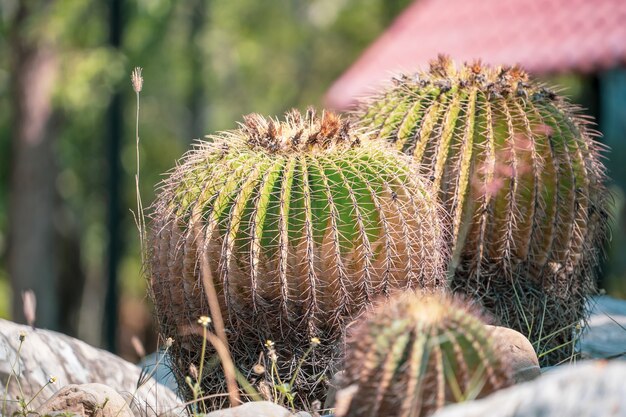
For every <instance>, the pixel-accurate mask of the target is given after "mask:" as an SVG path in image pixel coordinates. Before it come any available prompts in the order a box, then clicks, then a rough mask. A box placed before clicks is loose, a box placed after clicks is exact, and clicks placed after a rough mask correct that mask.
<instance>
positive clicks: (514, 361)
mask: <svg viewBox="0 0 626 417" xmlns="http://www.w3.org/2000/svg"><path fill="white" fill-rule="evenodd" d="M487 327H488V328H490V329H491V330H492V333H491V337H492V339H493V342H494V344H495V346H496V348H497V349H498V350H500V351H501V352H502V353H503V354H504V355H505V359H504V360H505V361H506V362H507V363H508V364H509V365H510V366H511V369H512V371H513V378H514V380H515V383H520V382H525V381H530V380H532V379H535V378H537V377H538V376H539V375H541V369H540V368H539V360H538V359H537V354H536V353H535V349H534V348H533V345H532V344H531V343H530V341H529V340H528V339H527V338H526V336H524V335H523V334H521V333H520V332H518V331H515V330H513V329H509V328H507V327H500V326H487Z"/></svg>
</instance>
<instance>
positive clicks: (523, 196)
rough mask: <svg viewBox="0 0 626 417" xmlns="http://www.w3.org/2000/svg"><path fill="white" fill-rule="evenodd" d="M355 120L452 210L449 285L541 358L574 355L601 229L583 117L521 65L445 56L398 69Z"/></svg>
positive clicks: (596, 163) (598, 187)
mask: <svg viewBox="0 0 626 417" xmlns="http://www.w3.org/2000/svg"><path fill="white" fill-rule="evenodd" d="M355 118H356V119H357V122H356V123H357V124H358V126H359V127H361V128H363V129H367V130H368V131H371V132H372V133H373V135H374V136H375V137H378V138H380V139H384V140H386V141H389V142H391V143H393V144H394V146H395V147H396V148H397V149H399V150H402V151H403V152H405V153H407V154H409V155H411V156H412V158H413V159H414V160H415V162H417V163H420V164H421V165H422V167H423V173H424V174H425V176H426V177H429V178H430V179H431V180H432V184H433V186H434V189H435V190H436V192H437V193H438V194H439V196H440V198H441V200H442V201H443V203H444V206H445V208H446V210H447V211H448V212H449V213H450V224H449V229H450V235H451V237H452V239H451V243H450V246H451V251H452V257H451V260H450V262H449V265H448V272H449V275H450V277H451V279H452V287H453V289H455V290H460V291H463V292H465V293H468V294H480V297H481V300H483V301H484V302H485V306H486V307H488V308H489V309H490V310H491V311H492V312H493V313H494V315H495V316H497V317H499V318H500V319H502V320H503V322H504V324H506V325H507V326H509V327H512V328H514V329H516V330H519V331H520V332H522V333H524V334H526V335H527V336H528V337H529V339H530V340H531V341H532V342H533V343H535V348H536V350H537V351H538V352H540V354H541V352H542V351H546V352H550V353H549V358H547V357H546V358H544V360H545V359H549V362H551V363H557V362H560V361H562V360H564V359H566V358H567V357H569V356H570V355H571V352H572V347H573V343H572V340H571V326H573V325H575V324H576V323H578V322H579V321H580V320H581V319H582V318H583V317H584V315H585V298H586V297H587V295H588V294H589V293H590V292H591V291H593V288H594V277H595V274H596V269H597V265H598V262H599V259H600V258H601V257H602V256H601V255H602V247H603V241H604V239H605V238H606V230H607V227H606V219H607V216H606V213H607V210H606V201H607V194H608V193H607V191H606V188H605V187H604V185H603V181H604V178H605V174H604V168H603V166H602V163H601V162H600V147H599V145H598V144H597V143H596V142H595V141H594V136H596V135H597V134H596V133H595V132H594V131H593V130H592V129H590V127H589V124H590V123H591V122H590V120H589V119H588V118H586V117H584V116H582V115H581V114H580V111H579V109H578V108H576V107H575V106H573V105H571V104H569V103H568V102H567V101H566V100H565V99H563V98H562V97H560V96H558V95H557V94H556V93H555V92H554V91H552V90H550V89H548V88H545V87H544V86H542V85H541V84H539V83H537V82H535V81H533V80H530V79H529V77H528V75H527V74H526V73H525V72H524V71H523V70H522V69H520V68H518V67H489V66H484V65H482V64H481V63H480V62H475V63H473V64H466V65H462V66H456V65H455V64H454V63H453V62H452V61H451V60H450V59H448V58H446V57H439V59H438V60H436V61H433V62H432V64H431V66H430V69H429V70H428V71H426V72H421V73H418V74H416V75H414V76H406V75H405V76H400V77H397V78H396V79H395V80H394V82H393V84H392V85H391V86H390V87H389V88H388V89H387V90H385V91H382V92H381V93H380V94H378V95H376V96H374V97H372V98H371V99H370V100H369V101H367V102H364V103H363V104H362V106H361V108H360V109H359V111H358V112H357V114H356V115H355ZM503 300H506V301H503ZM538 322H539V323H540V324H537V323H538Z"/></svg>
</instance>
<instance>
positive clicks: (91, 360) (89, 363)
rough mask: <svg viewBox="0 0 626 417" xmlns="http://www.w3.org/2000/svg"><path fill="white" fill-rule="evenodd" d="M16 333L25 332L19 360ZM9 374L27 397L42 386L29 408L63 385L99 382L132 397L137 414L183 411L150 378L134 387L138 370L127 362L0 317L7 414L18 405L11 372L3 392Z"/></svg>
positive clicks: (0, 375) (0, 384) (0, 379)
mask: <svg viewBox="0 0 626 417" xmlns="http://www.w3.org/2000/svg"><path fill="white" fill-rule="evenodd" d="M20 333H23V334H24V342H23V343H22V348H21V351H20V354H19V358H18V357H17V349H18V346H19V343H20V341H19V338H20ZM13 364H15V367H14V370H12V366H13ZM14 373H15V374H17V375H18V377H19V381H20V384H21V387H22V390H23V391H24V397H25V398H26V400H30V399H32V398H33V397H35V394H36V393H37V392H38V391H39V390H40V389H41V388H42V387H44V389H43V390H42V391H41V393H40V394H38V395H37V396H36V397H35V398H34V399H33V401H32V403H31V404H30V406H29V409H36V408H38V407H39V406H40V405H41V404H42V403H43V402H44V401H45V400H46V399H48V398H50V397H51V396H52V395H53V394H54V393H55V392H56V391H57V390H58V389H59V388H61V387H64V386H66V385H69V384H89V383H101V384H105V385H108V386H109V387H113V388H114V389H115V390H117V391H118V392H119V393H121V394H122V395H126V397H127V398H129V399H130V398H132V400H133V404H131V408H133V409H134V410H138V411H139V410H141V412H142V414H141V415H142V416H155V415H159V414H162V413H163V412H164V411H172V413H178V414H179V413H180V412H181V410H182V408H181V406H180V402H179V401H178V399H177V397H176V394H174V392H172V390H170V389H168V388H166V387H164V386H162V385H160V384H157V383H156V382H155V381H154V380H148V381H147V382H146V383H145V384H143V385H142V386H141V387H139V388H137V381H138V380H139V377H140V375H141V369H140V368H139V367H137V366H135V365H134V364H132V363H130V362H127V361H125V360H123V359H121V358H119V357H117V356H115V355H113V354H111V353H109V352H106V351H104V350H101V349H97V348H94V347H92V346H90V345H88V344H86V343H84V342H81V341H80V340H77V339H74V338H72V337H69V336H66V335H63V334H61V333H57V332H53V331H49V330H41V329H33V328H31V327H29V326H24V325H19V324H15V323H13V322H10V321H7V320H1V319H0V400H2V399H4V398H5V396H6V398H7V399H8V400H9V401H7V402H6V405H7V407H6V409H5V410H4V412H5V413H7V414H8V415H11V414H12V413H13V411H16V409H17V405H16V402H15V401H12V400H15V399H16V397H17V396H18V395H19V389H18V385H17V383H16V381H15V377H14V376H11V382H10V383H9V386H8V392H6V393H5V392H4V388H5V386H6V382H7V379H8V378H9V376H10V375H12V374H14ZM51 376H54V377H56V382H55V383H54V384H47V382H48V380H49V378H50V377H51ZM1 412H2V410H0V413H1Z"/></svg>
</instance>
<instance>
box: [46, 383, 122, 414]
mask: <svg viewBox="0 0 626 417" xmlns="http://www.w3.org/2000/svg"><path fill="white" fill-rule="evenodd" d="M37 412H38V413H39V415H48V414H50V415H54V414H57V413H63V412H71V413H74V414H75V415H78V416H82V417H133V412H132V411H131V409H130V407H129V406H128V404H127V403H126V400H124V398H122V396H121V395H120V394H118V392H117V391H115V390H114V389H113V388H111V387H109V386H106V385H104V384H82V385H66V386H65V387H63V388H61V389H60V390H58V391H57V392H56V393H55V394H54V395H53V396H52V397H50V398H49V399H48V401H46V402H45V403H43V404H42V405H41V407H39V409H38V410H37Z"/></svg>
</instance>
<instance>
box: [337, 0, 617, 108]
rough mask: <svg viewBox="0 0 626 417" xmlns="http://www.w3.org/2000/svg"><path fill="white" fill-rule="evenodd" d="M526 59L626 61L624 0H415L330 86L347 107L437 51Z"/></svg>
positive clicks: (563, 67) (595, 63)
mask: <svg viewBox="0 0 626 417" xmlns="http://www.w3.org/2000/svg"><path fill="white" fill-rule="evenodd" d="M440 53H443V54H447V55H450V56H451V57H452V58H453V59H454V60H456V61H461V62H463V61H473V60H475V59H477V58H480V59H481V60H482V61H483V62H485V63H489V64H494V65H515V64H520V65H522V67H523V68H525V69H526V70H527V71H529V72H531V73H535V74H538V73H557V72H566V71H580V72H591V71H595V70H598V69H606V68H611V67H614V66H616V65H619V64H622V63H624V62H626V0H417V1H415V2H414V3H413V4H412V5H410V6H409V7H408V8H407V9H406V10H405V11H404V12H403V13H402V14H401V15H400V16H399V17H398V18H397V19H396V20H395V21H394V22H393V24H392V25H391V27H389V29H387V31H386V32H385V33H383V35H382V36H381V37H380V38H379V39H378V40H376V41H375V42H374V43H373V44H372V45H371V46H370V47H369V48H368V49H367V50H366V51H365V53H364V54H363V55H361V57H360V58H359V59H358V60H357V61H356V62H355V63H354V64H353V65H352V66H351V67H350V68H349V69H348V71H346V72H345V73H344V74H343V75H342V76H341V77H340V78H339V79H338V80H337V81H336V82H335V83H334V84H333V86H332V87H331V88H330V90H329V91H328V93H327V95H326V103H327V105H328V106H329V107H332V108H335V109H346V108H348V107H349V106H350V105H351V104H352V103H353V102H354V99H355V98H357V97H359V96H363V95H366V94H368V93H369V92H371V91H372V88H373V87H375V86H377V85H380V83H381V81H382V80H385V79H388V78H389V77H390V75H391V74H393V73H394V72H400V71H410V72H413V71H415V70H416V69H418V68H424V67H425V65H427V63H428V62H429V61H430V60H431V59H433V58H435V57H436V56H437V55H438V54H440Z"/></svg>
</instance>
